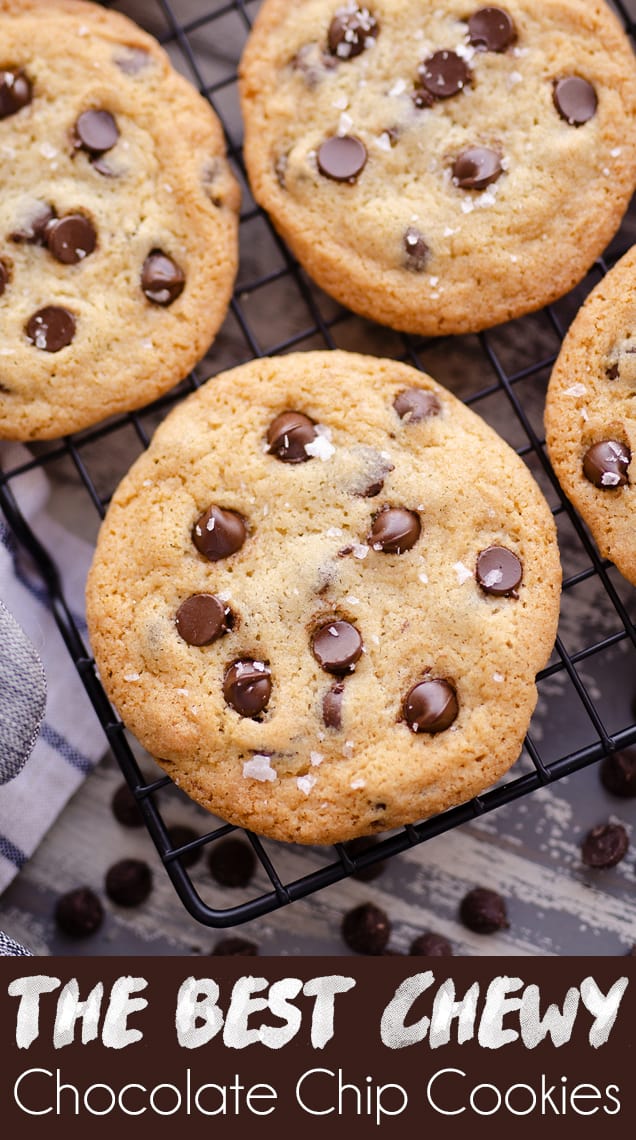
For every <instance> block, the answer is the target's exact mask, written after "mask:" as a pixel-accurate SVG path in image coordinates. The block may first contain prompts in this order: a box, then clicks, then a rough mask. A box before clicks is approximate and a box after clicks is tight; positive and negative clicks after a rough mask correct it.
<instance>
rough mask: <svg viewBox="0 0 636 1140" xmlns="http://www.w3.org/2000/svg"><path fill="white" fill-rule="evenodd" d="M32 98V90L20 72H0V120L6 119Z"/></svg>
mask: <svg viewBox="0 0 636 1140" xmlns="http://www.w3.org/2000/svg"><path fill="white" fill-rule="evenodd" d="M32 98H33V88H32V87H31V83H30V82H29V80H28V79H27V77H26V75H25V74H24V72H23V71H22V70H19V71H0V119H8V118H9V115H15V114H17V112H18V111H21V110H22V108H23V107H26V106H28V104H29V103H30V102H31V99H32Z"/></svg>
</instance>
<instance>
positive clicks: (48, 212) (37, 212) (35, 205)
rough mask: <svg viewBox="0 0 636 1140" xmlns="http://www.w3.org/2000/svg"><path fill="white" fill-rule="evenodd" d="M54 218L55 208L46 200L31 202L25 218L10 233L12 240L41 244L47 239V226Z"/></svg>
mask: <svg viewBox="0 0 636 1140" xmlns="http://www.w3.org/2000/svg"><path fill="white" fill-rule="evenodd" d="M52 218H53V210H52V208H51V206H49V205H48V204H47V203H46V202H38V201H34V202H31V203H29V205H28V209H27V211H26V213H25V216H24V219H23V221H22V222H21V224H20V225H18V226H17V227H16V229H15V230H13V232H12V233H11V234H10V237H11V241H15V242H28V243H29V244H31V245H39V244H40V243H42V244H43V243H44V241H45V233H46V227H47V226H48V224H49V222H50V221H51V219H52Z"/></svg>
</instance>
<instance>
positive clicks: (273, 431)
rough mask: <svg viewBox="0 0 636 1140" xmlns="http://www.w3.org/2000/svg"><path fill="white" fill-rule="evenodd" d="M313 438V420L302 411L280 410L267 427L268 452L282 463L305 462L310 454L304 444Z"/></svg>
mask: <svg viewBox="0 0 636 1140" xmlns="http://www.w3.org/2000/svg"><path fill="white" fill-rule="evenodd" d="M315 438H316V428H315V425H314V422H313V420H310V419H309V416H306V415H304V414H303V413H302V412H281V413H280V415H279V416H276V418H275V419H273V420H272V422H271V424H270V425H269V427H268V429H267V442H268V444H269V448H268V450H269V453H270V455H275V456H276V458H277V459H280V460H281V461H282V462H283V463H306V461H307V460H308V459H311V456H310V455H308V454H307V452H306V451H305V444H306V443H311V442H312V440H314V439H315Z"/></svg>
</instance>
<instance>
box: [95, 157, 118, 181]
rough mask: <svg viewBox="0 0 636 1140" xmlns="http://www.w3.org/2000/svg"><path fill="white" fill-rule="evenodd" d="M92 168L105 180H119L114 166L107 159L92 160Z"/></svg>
mask: <svg viewBox="0 0 636 1140" xmlns="http://www.w3.org/2000/svg"><path fill="white" fill-rule="evenodd" d="M91 166H92V167H93V170H96V171H97V173H98V174H101V175H102V177H103V178H117V171H115V170H113V168H112V166H111V165H110V163H109V162H108V159H106V158H92V159H91Z"/></svg>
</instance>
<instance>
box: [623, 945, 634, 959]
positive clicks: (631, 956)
mask: <svg viewBox="0 0 636 1140" xmlns="http://www.w3.org/2000/svg"><path fill="white" fill-rule="evenodd" d="M625 957H626V958H636V942H635V943H634V945H633V946H632V948H631V950H628V951H627V953H626V955H625Z"/></svg>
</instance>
